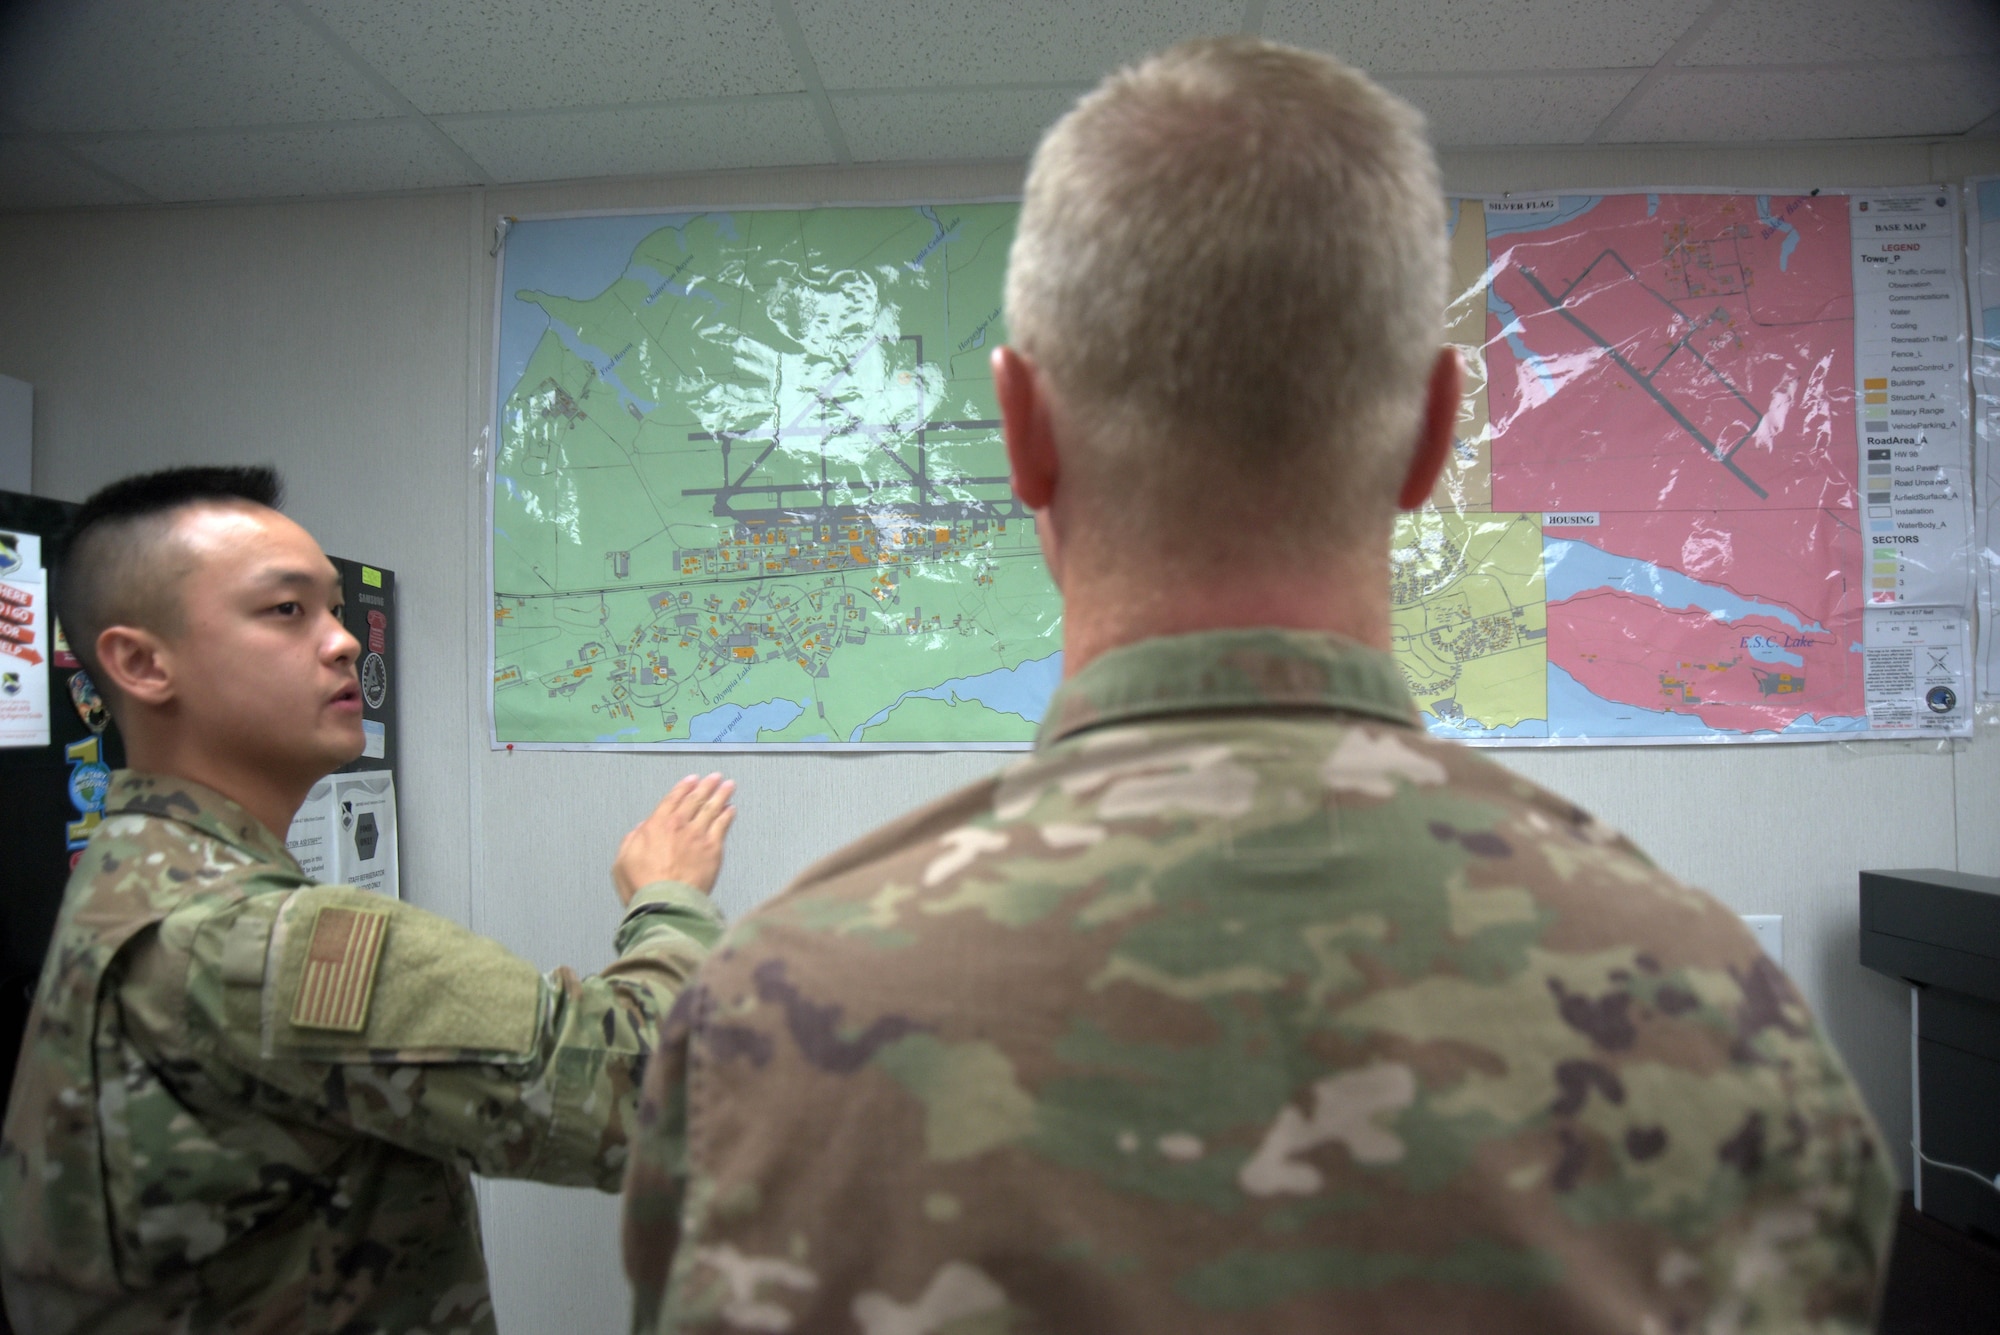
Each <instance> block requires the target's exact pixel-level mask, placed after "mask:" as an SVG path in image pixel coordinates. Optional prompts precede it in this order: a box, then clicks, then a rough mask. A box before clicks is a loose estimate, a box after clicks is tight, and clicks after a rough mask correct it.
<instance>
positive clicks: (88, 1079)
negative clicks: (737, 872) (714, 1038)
mask: <svg viewBox="0 0 2000 1335" xmlns="http://www.w3.org/2000/svg"><path fill="white" fill-rule="evenodd" d="M720 931H721V925H720V921H719V919H718V918H717V916H716V914H715V911H714V909H713V908H712V907H711V906H710V905H709V903H708V901H707V899H706V898H705V897H704V896H702V895H700V894H699V893H698V892H696V891H695V890H694V889H693V888H692V887H688V886H681V885H675V884H672V883H666V882H663V883H660V884H658V885H654V886H648V887H646V888H645V889H643V890H641V891H640V892H639V895H638V896H637V897H636V898H635V899H634V903H633V907H632V908H631V910H630V911H629V912H628V914H627V916H626V918H625V920H624V922H623V924H622V925H621V926H620V927H619V929H618V947H619V950H620V951H621V952H622V953H621V955H620V958H619V959H618V961H617V962H616V963H615V964H614V965H613V966H612V967H611V968H609V969H607V970H606V971H605V972H604V973H603V974H600V975H598V976H596V977H592V978H582V979H580V978H578V977H576V976H575V975H574V974H572V973H571V972H570V971H569V970H567V969H559V970H557V971H556V972H555V973H553V974H550V975H548V976H546V977H544V976H543V975H542V974H540V973H539V972H538V971H537V970H536V969H535V967H534V966H533V965H531V964H529V963H528V962H527V961H525V960H522V959H520V958H519V957H517V956H515V955H512V954H510V953H509V952H508V951H506V950H505V949H503V948H502V947H500V946H499V945H497V944H495V943H493V942H491V941H488V940H485V939H483V938H481V937H478V936H475V935H473V934H472V933H471V932H469V931H467V930H466V929H464V928H462V927H460V926H458V925H457V924H455V923H453V922H451V921H449V920H447V919H444V918H440V917H438V916H437V915H435V914H431V913H426V912H424V911H423V910H421V909H417V908H414V907H411V906H410V905H407V904H402V903H397V902H395V901H391V900H386V899H383V898H382V897H380V896H377V895H371V894H367V893H365V892H363V891H359V890H356V889H353V888H352V887H347V886H317V885H313V884H311V883H310V882H308V881H307V880H306V879H305V877H303V876H302V875H300V873H299V869H298V864H297V863H296V862H294V861H293V860H292V858H291V857H290V855H289V854H287V853H286V851H285V848H284V845H283V844H282V843H281V842H280V841H279V840H278V838H277V837H276V836H275V835H273V834H272V833H271V832H270V831H268V830H266V829H265V828H264V827H263V826H261V825H259V824H258V823H257V822H256V821H255V820H254V819H252V818H251V817H250V816H249V815H248V814H247V813H246V812H245V811H244V810H243V809H242V808H241V807H240V806H238V805H236V804H235V803H234V802H231V801H229V800H228V799H227V798H224V797H222V796H220V795H218V794H216V793H214V792H213V791H210V790H208V789H206V788H202V787H200V786H198V785H196V784H192V783H188V782H185V781H182V780H178V779H170V778H163V777H156V776H149V775H142V774H135V773H130V772H124V771H121V772H120V773H119V774H118V776H117V777H116V778H115V780H114V782H113V785H112V789H111V793H110V797H109V800H108V802H107V803H106V818H105V821H104V823H103V825H101V826H100V827H99V829H98V831H97V833H96V834H95V835H94V836H93V837H92V839H91V842H90V845H89V847H88V848H87V849H86V850H85V852H84V854H83V857H82V860H81V861H80V862H79V863H78V864H77V867H76V871H75V872H74V874H73V875H72V876H71V878H70V883H69V888H68V890H67V892H66V893H65V896H64V901H63V907H62V916H61V918H60V920H59V921H58V924H57V927H56V932H55V937H54V940H53V943H52V944H51V946H50V950H49V957H48V961H47V963H46V965H45V966H44V968H43V971H42V978H41V985H40V988H39V991H38V993H37V996H36V1000H35V1008H34V1013H33V1015H32V1016H31V1018H30V1020H29V1023H28V1031H27V1033H26V1035H25V1038H24V1041H23V1046H22V1050H21V1060H20V1065H19V1066H18V1068H17V1069H16V1072H15V1078H14V1088H13V1094H12V1097H11V1099H10V1101H9V1105H8V1109H7V1121H6V1128H5V1132H4V1138H0V1283H4V1286H5V1290H6V1301H7V1313H8V1316H9V1318H10V1319H11V1320H12V1322H13V1323H14V1326H15V1327H16V1329H18V1330H20V1331H22V1332H23V1335H65V1333H66V1332H70V1331H78V1332H82V1331H89V1332H93V1335H95V1333H96V1332H103V1333H104V1335H125V1333H126V1332H138V1331H149V1332H150V1331H166V1330H172V1331H185V1332H209V1331H230V1332H249V1331H287V1332H295V1331H313V1332H320V1331H327V1332H331V1331H341V1332H348V1333H349V1335H374V1333H380V1335H393V1333H399V1332H416V1331H425V1332H432V1333H433V1335H443V1332H447V1331H491V1330H493V1328H494V1325H493V1315H492V1309H491V1304H490V1302H489V1300H488V1295H487V1284H486V1267H485V1261H484V1258H483V1257H482V1255H481V1253H480V1245H479V1221H478V1216H477V1214H476V1212H475V1209H474V1202H473V1196H472V1184H471V1181H470V1178H469V1173H471V1172H473V1171H477V1172H481V1173H488V1174H493V1175H496V1176H503V1177H529V1178H536V1179H539V1180H541V1181H545V1182H559V1183H573V1184H578V1185H589V1186H596V1187H598V1188H601V1189H605V1190H611V1189H615V1187H616V1186H617V1184H618V1182H619V1180H620V1176H621V1174H622V1172H623V1170H624V1166H625V1162H624V1161H625V1154H626V1138H627V1129H628V1121H629V1118H630V1115H631V1111H632V1108H633V1105H634V1100H635V1097H636V1094H637V1086H638V1081H639V1077H640V1074H641V1072H642V1070H643V1067H644V1063H645V1060H646V1056H647V1054H648V1052H649V1051H650V1049H651V1048H652V1046H653V1044H654V1041H655V1039H656V1037H657V1034H658V1026H659V1021H660V1018H661V1017H662V1016H663V1015H664V1014H665V1013H666V1011H667V1008H668V1007H669V1006H670V1005H671V1004H672V1002H673V999H674V996H675V995H676V993H677V992H678V991H679V989H680V987H681V985H682V983H683V982H684V981H685V980H686V978H687V977H688V976H689V975H690V974H691V973H692V972H693V970H694V967H695V965H696V964H697V963H698V962H699V960H700V958H701V956H702V955H703V954H704V953H705V950H706V947H707V946H708V945H709V944H710V943H712V941H713V940H714V938H715V936H716V935H718V934H719V933H720Z"/></svg>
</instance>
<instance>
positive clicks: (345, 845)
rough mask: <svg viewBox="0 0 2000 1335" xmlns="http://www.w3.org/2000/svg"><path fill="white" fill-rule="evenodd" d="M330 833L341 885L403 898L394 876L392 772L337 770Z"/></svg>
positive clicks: (394, 815)
mask: <svg viewBox="0 0 2000 1335" xmlns="http://www.w3.org/2000/svg"><path fill="white" fill-rule="evenodd" d="M332 783H333V827H334V828H333V834H334V843H335V845H336V846H337V847H338V848H339V850H340V880H341V882H342V884H345V885H352V886H357V887H359V888H360V889H363V890H373V891H375V892H376V893H377V894H382V895H387V896H388V897H389V898H391V899H399V898H401V897H402V890H401V885H400V882H399V881H398V879H397V874H396V776H395V775H393V774H391V773H390V772H389V771H387V770H375V771H372V772H368V773H363V774H336V775H334V776H333V779H332Z"/></svg>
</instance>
